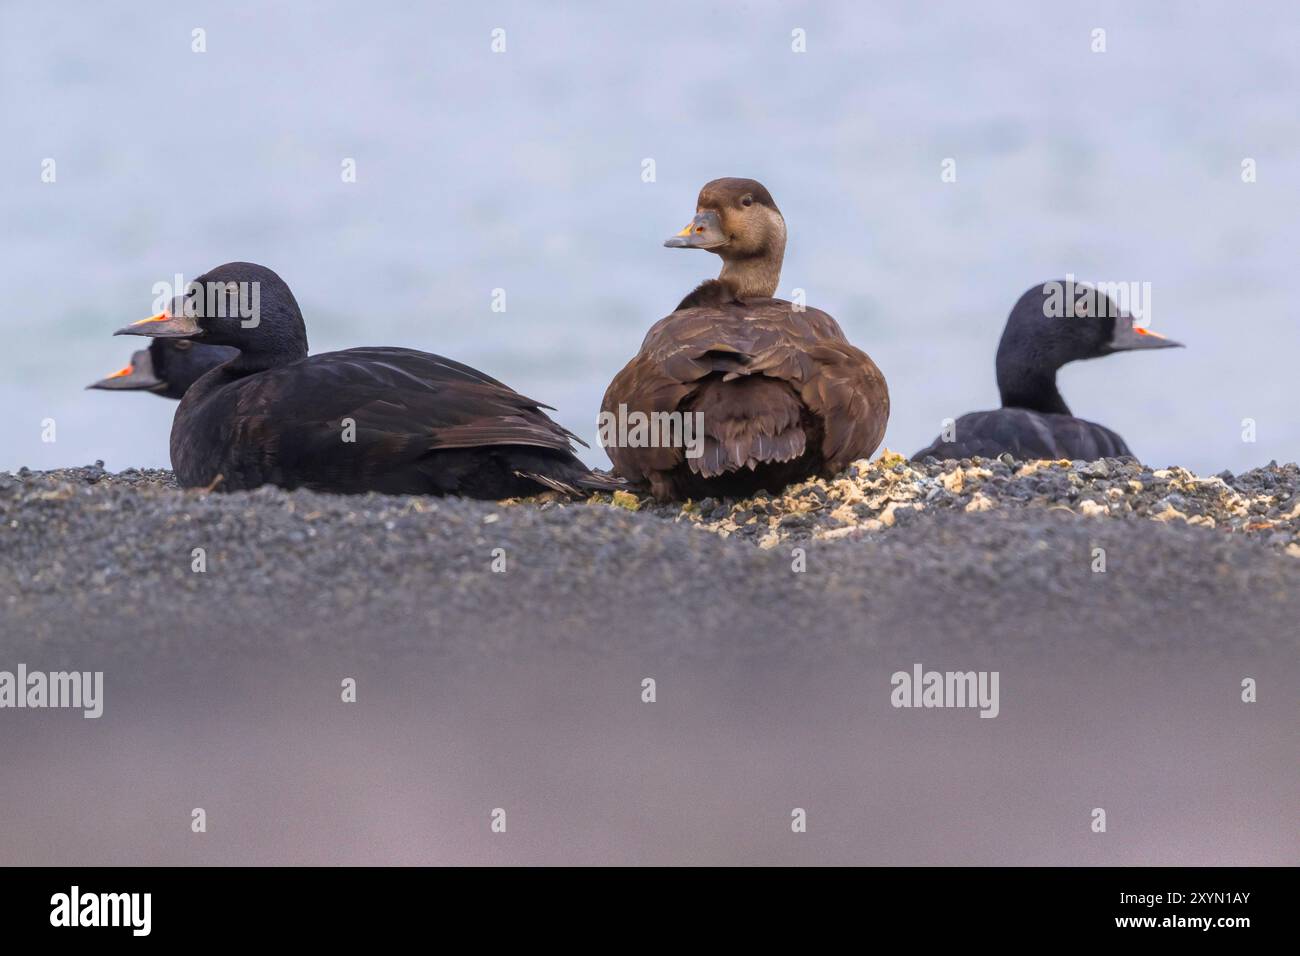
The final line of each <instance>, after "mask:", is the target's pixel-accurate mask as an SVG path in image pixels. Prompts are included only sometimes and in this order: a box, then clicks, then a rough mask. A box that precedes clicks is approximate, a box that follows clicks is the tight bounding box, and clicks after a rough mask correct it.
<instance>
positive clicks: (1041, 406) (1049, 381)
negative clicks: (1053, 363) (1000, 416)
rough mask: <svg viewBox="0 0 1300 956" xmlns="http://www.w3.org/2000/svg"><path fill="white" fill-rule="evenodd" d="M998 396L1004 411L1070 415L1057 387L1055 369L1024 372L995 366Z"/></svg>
mask: <svg viewBox="0 0 1300 956" xmlns="http://www.w3.org/2000/svg"><path fill="white" fill-rule="evenodd" d="M998 392H999V393H1000V394H1001V396H1002V407H1003V408H1027V409H1029V410H1030V411H1032V412H1045V413H1047V414H1051V415H1069V414H1070V409H1069V407H1068V406H1067V405H1066V404H1065V399H1063V398H1062V397H1061V392H1060V389H1058V388H1057V387H1056V369H1054V368H1053V369H1042V368H1027V367H1025V366H1019V365H1014V364H1010V363H1003V362H998Z"/></svg>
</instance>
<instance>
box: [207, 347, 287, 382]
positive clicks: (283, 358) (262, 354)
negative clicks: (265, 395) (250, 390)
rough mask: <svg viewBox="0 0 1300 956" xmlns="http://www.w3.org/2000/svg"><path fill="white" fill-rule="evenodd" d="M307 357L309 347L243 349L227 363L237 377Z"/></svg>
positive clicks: (227, 366)
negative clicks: (270, 349) (264, 349)
mask: <svg viewBox="0 0 1300 956" xmlns="http://www.w3.org/2000/svg"><path fill="white" fill-rule="evenodd" d="M306 357H307V347H306V345H303V346H302V347H301V348H280V349H275V350H274V351H263V350H256V349H254V350H241V351H240V353H239V354H238V355H236V356H235V357H234V358H233V359H231V360H230V361H229V362H227V363H226V370H227V371H228V372H230V373H231V374H232V375H235V376H236V377H242V376H244V375H255V374H256V373H258V372H265V371H266V370H267V369H272V368H279V367H280V366H281V365H291V364H293V363H294V362H297V361H299V360H300V359H304V358H306Z"/></svg>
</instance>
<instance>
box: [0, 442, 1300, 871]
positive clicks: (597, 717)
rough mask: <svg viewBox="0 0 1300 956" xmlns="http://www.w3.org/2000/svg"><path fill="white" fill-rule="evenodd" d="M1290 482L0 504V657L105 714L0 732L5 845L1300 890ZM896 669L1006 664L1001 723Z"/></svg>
mask: <svg viewBox="0 0 1300 956" xmlns="http://www.w3.org/2000/svg"><path fill="white" fill-rule="evenodd" d="M1297 487H1298V482H1297V468H1296V466H1295V465H1285V466H1274V465H1270V466H1267V467H1264V468H1258V469H1255V470H1252V471H1250V472H1247V473H1245V474H1243V475H1238V476H1227V475H1224V476H1220V477H1212V478H1207V477H1198V476H1194V475H1190V474H1188V473H1187V472H1184V471H1182V470H1181V469H1172V468H1171V469H1147V468H1143V467H1142V466H1141V465H1137V464H1135V463H1132V462H1123V461H1107V462H1097V463H1089V464H1083V465H1072V464H1070V463H1029V464H1025V463H1016V462H1012V463H1007V462H1003V461H997V462H969V463H947V464H944V465H939V464H910V463H906V462H904V461H902V460H901V459H898V458H897V457H896V456H885V457H883V458H882V459H881V460H879V461H877V462H872V463H870V464H867V463H859V464H858V465H856V466H854V468H853V469H851V470H850V472H848V473H846V474H845V475H842V476H840V477H839V478H837V479H835V480H833V481H827V482H822V481H818V482H811V483H808V484H805V485H802V486H797V487H794V488H791V489H787V491H786V492H785V493H784V494H782V495H780V496H766V497H761V498H759V499H755V500H752V501H746V502H696V503H692V504H689V505H686V506H683V505H680V504H678V505H660V504H655V503H653V502H651V501H649V500H647V499H645V498H642V497H639V496H637V495H634V494H631V493H619V494H618V495H617V496H616V497H617V500H614V499H613V498H611V496H605V497H603V498H593V499H591V500H588V501H580V502H569V501H563V500H561V499H558V498H554V497H548V498H544V499H533V500H528V501H515V502H482V501H470V500H460V499H433V498H403V497H385V496H378V495H367V496H360V497H339V496H330V495H319V494H314V493H310V492H305V491H295V492H285V491H283V490H280V489H276V488H262V489H259V490H257V491H253V492H241V493H234V494H220V493H202V492H193V491H181V490H179V489H177V488H176V487H175V486H174V483H173V482H172V479H171V476H170V474H169V473H168V472H165V471H126V472H122V473H120V474H106V473H105V472H104V471H103V470H102V469H101V468H100V467H98V466H89V467H85V468H72V469H63V470H59V471H54V472H44V473H36V472H27V473H19V474H17V475H5V476H0V608H2V609H3V611H2V616H3V634H4V639H3V654H4V658H3V660H0V669H5V668H9V669H13V667H14V666H15V665H16V664H18V663H19V662H22V663H25V664H26V665H27V666H28V667H29V668H33V669H35V668H44V669H48V670H55V669H60V668H72V669H77V670H102V671H103V672H104V675H105V677H104V681H105V692H104V693H105V697H106V703H105V708H104V716H103V717H102V718H100V719H98V720H85V719H83V718H82V717H81V715H80V714H79V713H78V714H73V713H67V712H51V711H30V710H23V711H14V710H7V711H5V712H3V713H0V756H2V757H3V762H4V766H5V768H6V772H5V773H4V774H3V775H2V776H0V816H3V818H4V819H6V820H7V821H8V822H9V825H8V826H6V827H5V828H3V829H0V859H4V860H10V861H15V862H36V863H60V862H63V863H68V862H76V863H83V864H84V863H101V864H111V863H118V864H121V863H132V862H160V863H174V864H193V863H208V864H211V863H218V864H236V863H283V862H296V863H319V864H339V863H372V864H375V863H395V862H396V863H489V862H495V863H573V862H578V863H610V862H615V863H755V862H759V863H854V862H875V863H892V864H917V863H1018V864H1023V863H1047V864H1062V863H1074V864H1078V863H1097V864H1102V863H1108V864H1123V865H1127V864H1137V863H1170V864H1172V863H1231V864H1245V863H1275V864H1277V863H1287V862H1294V860H1295V859H1296V858H1297V857H1298V856H1300V844H1298V841H1297V838H1296V833H1295V829H1294V826H1293V823H1294V820H1293V816H1294V814H1293V811H1294V796H1295V793H1296V792H1298V791H1300V773H1298V772H1297V767H1300V761H1297V759H1296V756H1297V754H1296V741H1295V726H1296V721H1297V719H1298V718H1300V714H1298V713H1297V706H1296V698H1297V695H1296V694H1295V688H1296V686H1297V674H1296V671H1297V667H1296V664H1297V660H1300V655H1297V631H1298V628H1297V621H1300V559H1297V557H1296V556H1295V552H1296V547H1297V545H1296V540H1297V539H1296V534H1297V517H1296V516H1297V508H1298V505H1297V497H1296V492H1297ZM196 548H202V549H203V551H204V561H205V567H206V569H205V570H203V571H202V572H199V571H196V570H194V567H195V565H194V561H195V556H194V555H195V552H194V549H196ZM1098 549H1101V550H1100V552H1099V550H1098ZM1100 553H1104V561H1105V570H1104V572H1103V571H1100V570H1097V567H1098V565H1097V559H1098V555H1099V554H1100ZM503 562H504V563H503ZM494 564H495V565H496V566H497V567H498V568H503V569H504V570H493V567H494ZM918 664H920V665H924V666H926V667H931V666H933V667H938V668H941V669H959V670H967V669H974V670H981V671H983V670H988V671H998V672H1000V673H1001V675H1002V677H1001V687H1002V690H1001V695H1002V702H1001V711H1000V714H999V716H998V718H997V719H995V720H982V719H979V717H978V715H977V714H975V713H974V712H972V711H969V710H967V711H940V712H929V711H926V712H918V711H911V710H898V709H895V708H893V707H892V706H891V704H890V691H891V685H890V681H891V677H890V675H891V674H892V673H894V672H897V671H907V670H909V669H911V668H912V667H913V666H914V665H918ZM1247 677H1249V678H1251V679H1253V680H1257V681H1259V686H1260V692H1259V693H1260V697H1259V702H1258V703H1256V704H1245V703H1242V702H1241V699H1240V695H1241V682H1242V680H1243V678H1247ZM343 678H352V679H355V680H356V681H357V686H358V688H359V690H358V702H357V703H355V704H352V703H341V702H340V680H341V679H343ZM647 678H653V679H654V680H655V681H657V687H658V699H657V701H655V702H654V703H653V704H650V703H646V702H645V701H644V700H643V697H642V694H643V686H644V685H643V681H644V680H645V679H647ZM195 806H203V807H204V808H205V809H206V810H207V811H208V813H209V814H210V819H211V820H212V821H213V826H212V829H211V832H210V833H208V834H206V835H204V836H202V837H196V836H195V835H194V834H192V833H191V832H190V830H189V813H190V808H192V807H195ZM1095 806H1104V807H1107V808H1108V812H1110V813H1111V814H1112V820H1113V823H1112V834H1111V835H1109V836H1107V837H1106V838H1105V839H1099V838H1098V837H1097V836H1096V835H1095V834H1093V833H1091V832H1090V830H1089V827H1088V820H1089V818H1088V813H1089V811H1090V809H1091V808H1093V807H1095ZM497 807H506V808H508V809H509V811H510V814H511V817H510V819H511V824H510V826H511V830H510V834H511V836H510V838H509V839H505V838H501V837H494V836H493V835H492V834H491V831H490V830H489V829H488V827H487V825H486V821H487V820H488V817H489V814H490V812H491V811H492V810H493V808H497ZM791 807H807V808H809V810H810V819H811V820H812V821H814V823H813V826H811V827H810V829H809V832H808V834H806V836H807V837H808V839H806V840H803V841H799V840H791V833H790V826H789V821H790V812H791V809H790V808H791ZM326 835H328V838H326Z"/></svg>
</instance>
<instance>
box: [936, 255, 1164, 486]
mask: <svg viewBox="0 0 1300 956" xmlns="http://www.w3.org/2000/svg"><path fill="white" fill-rule="evenodd" d="M1070 301H1073V303H1074V305H1073V307H1070V305H1069V302H1070ZM1181 344H1182V343H1180V342H1175V341H1173V340H1172V339H1167V338H1165V337H1164V336H1163V335H1160V334H1158V333H1156V332H1152V331H1150V330H1148V329H1145V328H1141V327H1139V326H1137V325H1135V324H1134V321H1133V317H1132V316H1131V315H1129V314H1128V313H1127V312H1125V311H1124V310H1122V309H1120V308H1119V307H1118V306H1117V305H1116V304H1115V301H1114V300H1113V299H1112V298H1110V296H1108V295H1105V294H1104V293H1102V292H1100V291H1098V290H1097V289H1095V288H1094V287H1092V286H1090V285H1086V284H1083V283H1076V282H1074V281H1071V280H1059V281H1056V282H1045V283H1043V284H1042V285H1038V286H1035V287H1034V288H1032V289H1030V290H1029V291H1028V292H1026V293H1025V294H1024V295H1022V296H1021V297H1020V301H1018V302H1017V303H1016V305H1015V307H1014V308H1013V309H1012V310H1011V316H1010V318H1008V319H1007V326H1006V328H1005V329H1004V330H1003V332H1002V341H1001V342H1000V343H999V345H998V356H997V375H998V391H999V392H1000V393H1001V396H1002V407H1001V408H997V409H993V410H991V411H984V412H968V413H967V414H965V415H963V416H961V418H958V419H957V420H956V422H955V423H953V424H952V427H951V430H950V431H949V432H948V433H947V434H946V435H940V437H939V438H937V439H935V440H934V442H933V443H931V444H930V445H928V446H927V447H925V448H922V449H921V450H920V451H918V452H917V453H916V454H915V455H913V456H912V459H913V460H914V461H920V460H922V459H924V458H927V457H934V458H938V459H949V458H957V459H960V458H973V457H975V456H977V455H978V456H980V457H982V458H995V457H997V456H998V455H1001V454H1004V453H1006V454H1010V455H1011V456H1012V457H1014V458H1019V459H1022V460H1026V459H1037V458H1051V459H1063V458H1068V459H1070V460H1072V461H1074V460H1093V459H1097V458H1119V457H1125V456H1131V455H1132V454H1133V453H1132V452H1131V451H1129V447H1128V445H1126V444H1125V443H1124V439H1122V438H1120V437H1119V435H1117V434H1115V433H1114V432H1113V431H1111V430H1110V429H1109V428H1105V427H1103V426H1101V425H1098V424H1096V423H1095V422H1089V421H1085V420H1084V419H1082V418H1075V417H1074V415H1073V414H1071V412H1070V409H1069V408H1068V407H1067V406H1066V404H1065V400H1064V399H1063V398H1061V393H1060V391H1059V390H1058V389H1057V387H1056V372H1057V370H1058V369H1059V368H1061V366H1063V365H1065V364H1067V363H1069V362H1074V361H1078V360H1080V359H1090V358H1100V357H1101V356H1103V355H1113V354H1114V353H1116V352H1129V351H1134V350H1137V349H1168V348H1178V347H1181Z"/></svg>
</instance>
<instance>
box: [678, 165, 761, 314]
mask: <svg viewBox="0 0 1300 956" xmlns="http://www.w3.org/2000/svg"><path fill="white" fill-rule="evenodd" d="M785 236H786V234H785V219H784V218H783V217H782V215H781V210H779V209H778V208H777V207H776V203H775V202H774V201H773V199H772V194H771V193H769V192H768V191H767V188H766V187H765V186H764V185H763V184H762V183H760V182H758V181H757V180H754V179H715V180H713V181H712V182H710V183H705V185H704V188H703V189H701V190H700V196H699V199H698V200H696V203H695V218H694V219H693V220H692V221H691V224H690V225H689V226H687V227H686V228H685V229H683V230H682V231H681V232H679V233H677V235H675V236H673V237H672V238H670V239H667V240H665V242H664V245H665V246H668V247H669V248H672V249H706V250H708V251H709V252H712V253H714V254H715V255H717V256H719V257H720V258H721V259H722V272H721V273H720V274H719V276H718V278H719V279H722V280H723V281H726V282H728V283H729V284H730V285H732V286H733V288H734V289H735V292H736V294H737V295H740V296H756V297H768V296H772V295H775V294H776V288H777V284H778V283H779V281H780V278H781V263H782V261H783V260H784V258H785Z"/></svg>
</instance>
